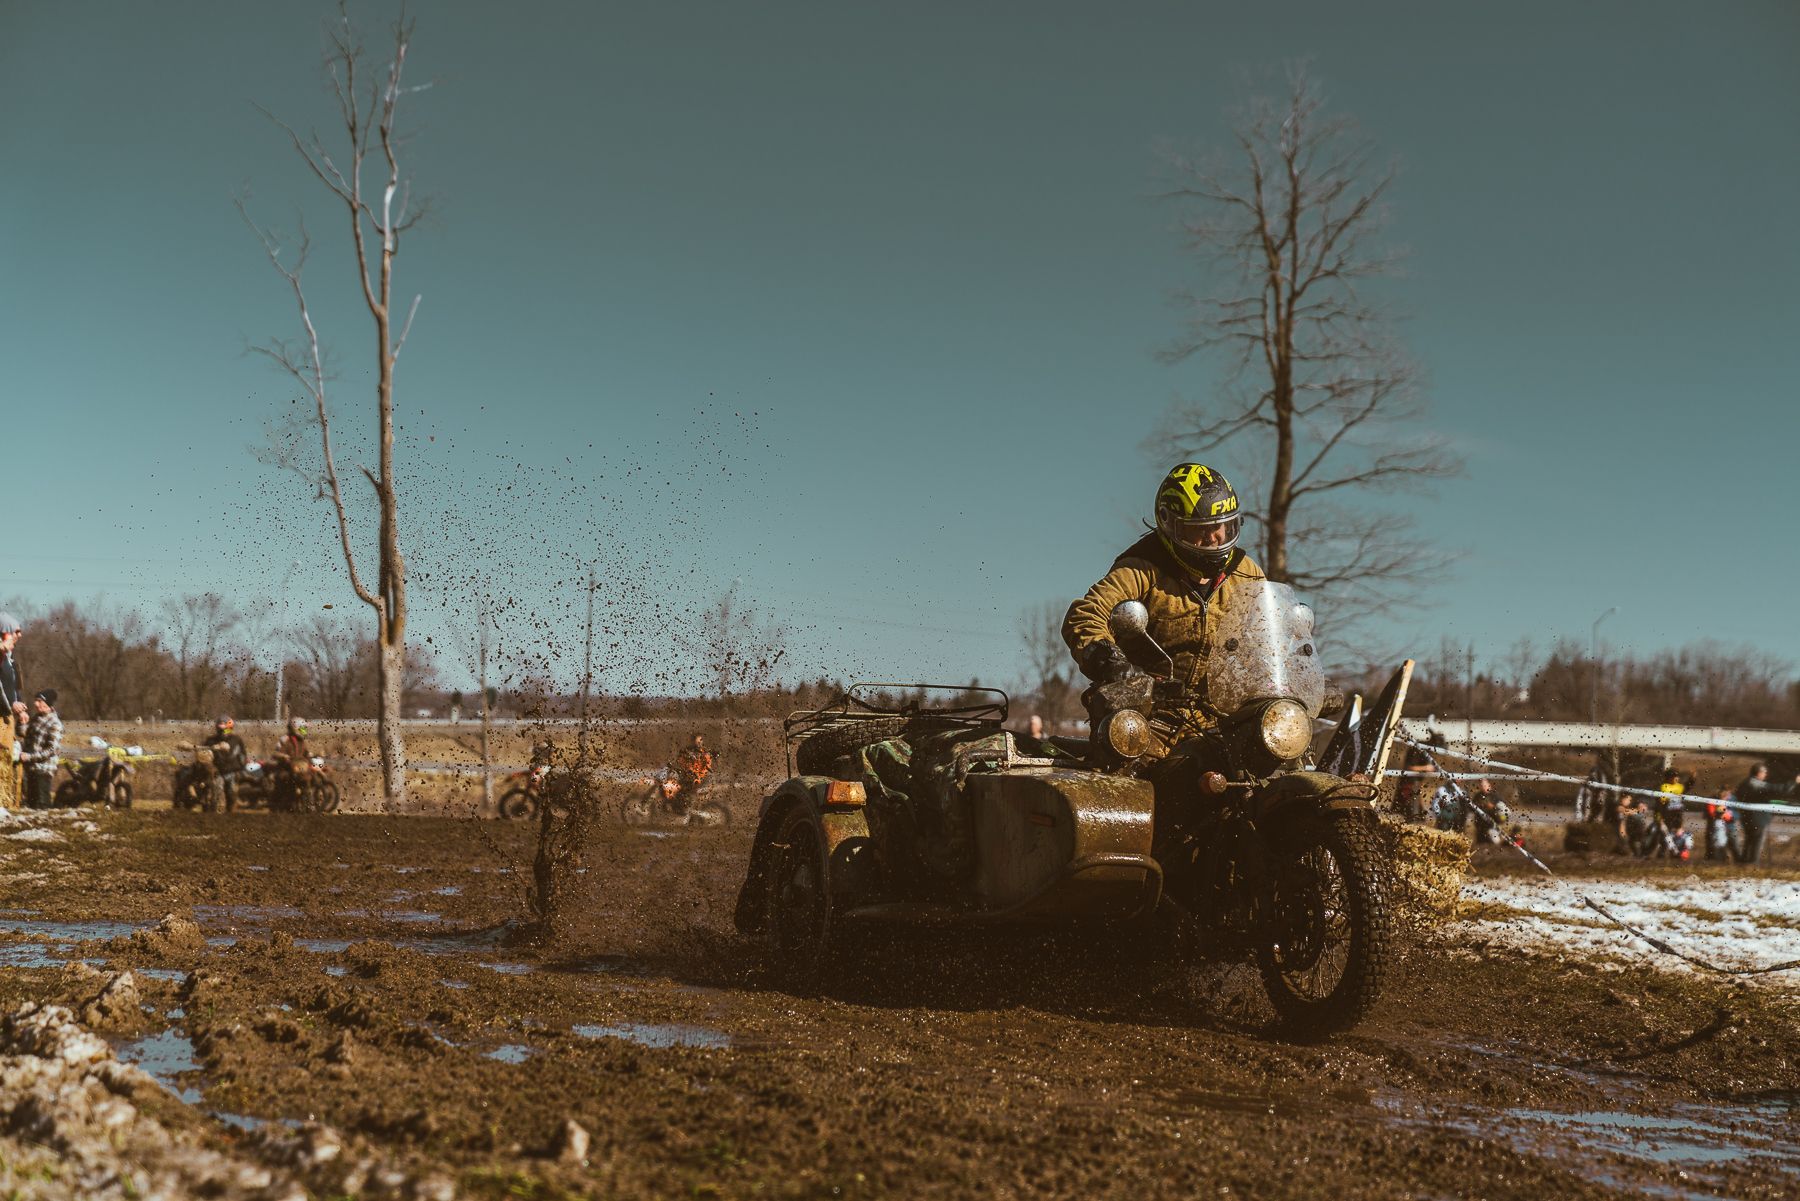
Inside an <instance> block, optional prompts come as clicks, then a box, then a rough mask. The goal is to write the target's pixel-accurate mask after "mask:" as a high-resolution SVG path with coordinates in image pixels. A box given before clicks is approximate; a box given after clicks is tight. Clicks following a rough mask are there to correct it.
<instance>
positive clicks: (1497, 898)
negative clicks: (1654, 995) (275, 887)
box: [1446, 876, 1800, 989]
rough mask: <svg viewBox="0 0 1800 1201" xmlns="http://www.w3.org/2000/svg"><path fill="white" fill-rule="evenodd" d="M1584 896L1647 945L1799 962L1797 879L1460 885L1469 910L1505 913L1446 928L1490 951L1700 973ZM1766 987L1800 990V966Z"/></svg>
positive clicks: (1727, 962) (1713, 958)
mask: <svg viewBox="0 0 1800 1201" xmlns="http://www.w3.org/2000/svg"><path fill="white" fill-rule="evenodd" d="M1582 894H1585V895H1587V896H1590V897H1592V898H1593V899H1594V901H1595V902H1596V903H1598V904H1600V905H1602V906H1604V907H1605V908H1606V909H1607V910H1608V911H1610V912H1611V913H1613V914H1614V915H1615V916H1617V917H1618V918H1619V919H1621V920H1622V921H1626V922H1630V923H1631V924H1632V925H1634V926H1636V927H1638V928H1639V929H1641V930H1643V931H1644V932H1645V933H1646V934H1649V935H1650V936H1651V937H1653V938H1657V939H1660V940H1662V941H1663V942H1666V943H1668V944H1669V945H1670V946H1672V947H1674V948H1676V949H1677V950H1679V951H1681V952H1683V953H1684V954H1688V955H1693V956H1696V957H1698V958H1700V959H1704V960H1706V961H1707V962H1709V963H1713V964H1716V965H1718V966H1719V967H1722V968H1732V969H1744V968H1761V967H1770V966H1772V965H1774V964H1777V963H1785V962H1787V961H1789V960H1794V959H1800V885H1796V883H1795V882H1794V881H1793V880H1772V879H1761V878H1735V879H1717V880H1704V879H1701V878H1700V877H1698V876H1688V877H1687V878H1686V879H1672V880H1670V881H1668V882H1667V883H1657V882H1650V881H1622V880H1551V879H1543V878H1538V877H1529V876H1513V877H1505V878H1500V879H1493V880H1470V881H1468V882H1466V883H1465V884H1464V885H1463V891H1462V900H1463V903H1464V905H1465V906H1466V905H1471V904H1472V905H1477V906H1480V905H1491V906H1498V907H1501V909H1500V910H1499V911H1490V912H1487V913H1472V914H1468V915H1467V916H1465V917H1463V918H1462V919H1460V920H1458V921H1455V922H1452V923H1450V924H1449V925H1448V926H1447V927H1446V933H1448V934H1449V935H1450V937H1451V939H1452V941H1466V940H1468V939H1470V938H1471V937H1473V938H1475V939H1479V940H1482V941H1486V942H1487V943H1489V944H1490V945H1498V946H1505V947H1516V948H1520V949H1529V950H1558V951H1564V952H1568V951H1573V952H1576V953H1578V954H1581V955H1584V956H1588V955H1592V956H1599V957H1606V958H1612V959H1619V960H1627V961H1631V962H1650V963H1652V965H1653V966H1656V967H1661V968H1665V969H1669V970H1675V971H1687V972H1697V971H1700V970H1702V969H1699V968H1696V967H1694V966H1693V965H1691V964H1688V963H1686V962H1684V961H1682V960H1680V959H1677V958H1675V957H1674V956H1672V955H1665V954H1663V953H1661V952H1660V951H1658V950H1656V949H1655V948H1654V947H1652V946H1650V945H1649V944H1648V943H1646V942H1645V941H1644V940H1643V939H1641V938H1638V937H1637V936H1635V935H1632V934H1630V933H1628V932H1626V931H1624V930H1621V929H1619V928H1618V927H1617V926H1615V925H1613V924H1612V923H1611V922H1609V921H1607V920H1606V919H1605V918H1603V917H1601V916H1600V915H1599V914H1598V913H1595V912H1594V911H1593V910H1592V909H1589V908H1588V907H1587V906H1586V905H1584V904H1582V902H1581V899H1580V897H1581V895H1582ZM1465 912H1466V910H1465ZM1763 979H1764V982H1765V983H1769V984H1774V985H1777V986H1779V987H1782V988H1791V989H1800V968H1796V969H1794V970H1793V971H1788V972H1779V973H1774V974H1773V975H1771V976H1769V977H1765V978H1763Z"/></svg>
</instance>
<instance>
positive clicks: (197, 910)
mask: <svg viewBox="0 0 1800 1201" xmlns="http://www.w3.org/2000/svg"><path fill="white" fill-rule="evenodd" d="M305 916H306V911H305V910H304V909H296V908H294V907H293V906H292V905H196V906H194V920H195V921H197V922H200V923H202V924H203V925H218V924H220V923H221V922H222V921H235V922H248V923H250V924H251V925H254V926H266V925H268V924H269V923H270V922H272V921H274V920H275V919H276V918H284V917H285V918H295V917H305Z"/></svg>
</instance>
